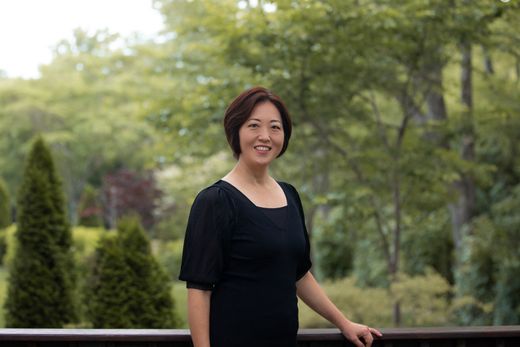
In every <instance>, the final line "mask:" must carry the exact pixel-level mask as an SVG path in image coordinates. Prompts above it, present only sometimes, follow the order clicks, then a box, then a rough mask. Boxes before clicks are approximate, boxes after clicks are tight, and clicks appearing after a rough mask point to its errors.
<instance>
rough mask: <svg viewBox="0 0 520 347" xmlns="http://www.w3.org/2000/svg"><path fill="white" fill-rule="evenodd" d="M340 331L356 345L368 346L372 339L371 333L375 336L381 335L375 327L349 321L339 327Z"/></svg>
mask: <svg viewBox="0 0 520 347" xmlns="http://www.w3.org/2000/svg"><path fill="white" fill-rule="evenodd" d="M341 333H342V334H343V335H344V336H345V337H346V338H347V339H348V340H349V341H350V342H352V343H353V344H354V345H356V347H370V346H372V341H374V337H373V336H372V335H376V336H377V337H381V336H383V334H381V332H380V331H379V330H377V329H374V328H370V327H368V326H366V325H362V324H357V323H354V322H350V321H349V322H347V323H346V324H345V326H344V327H341Z"/></svg>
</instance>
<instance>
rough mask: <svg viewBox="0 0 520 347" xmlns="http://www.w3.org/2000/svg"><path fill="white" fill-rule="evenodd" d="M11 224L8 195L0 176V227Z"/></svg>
mask: <svg viewBox="0 0 520 347" xmlns="http://www.w3.org/2000/svg"><path fill="white" fill-rule="evenodd" d="M10 224H11V213H10V204H9V195H8V194H7V188H6V186H5V183H4V181H3V180H2V179H1V178H0V229H3V228H6V227H8V226H9V225H10Z"/></svg>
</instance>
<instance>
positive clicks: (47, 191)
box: [5, 138, 75, 328]
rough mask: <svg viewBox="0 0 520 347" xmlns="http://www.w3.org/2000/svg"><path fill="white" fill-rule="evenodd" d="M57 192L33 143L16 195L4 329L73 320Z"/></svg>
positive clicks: (42, 151)
mask: <svg viewBox="0 0 520 347" xmlns="http://www.w3.org/2000/svg"><path fill="white" fill-rule="evenodd" d="M71 239H72V237H71V234H70V228H69V226H68V224H67V222H66V217H65V210H64V203H63V193H62V192H61V186H60V180H59V179H58V176H57V174H56V172H55V168H54V163H53V160H52V156H51V153H50V151H49V149H48V148H47V146H46V145H45V143H44V142H43V140H42V139H41V138H38V139H37V140H36V141H35V142H34V144H33V146H32V148H31V152H30V154H29V158H28V160H27V164H26V168H25V171H24V175H23V180H22V185H21V188H20V193H19V194H18V225H17V232H16V240H17V249H16V254H15V258H14V260H13V264H12V267H11V269H10V276H9V288H8V293H7V299H6V302H5V308H6V326H8V327H27V328H29V327H34V328H36V327H39V328H44V327H48V328H51V327H62V326H63V325H64V324H66V323H69V322H71V321H73V319H74V318H75V314H74V307H75V305H74V298H73V281H72V280H73V275H72V271H73V261H72V257H71V251H70V244H71Z"/></svg>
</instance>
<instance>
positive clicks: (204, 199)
mask: <svg viewBox="0 0 520 347" xmlns="http://www.w3.org/2000/svg"><path fill="white" fill-rule="evenodd" d="M195 202H196V203H204V204H211V205H229V204H232V201H231V197H230V194H229V191H228V189H227V187H226V186H225V185H223V184H222V181H221V180H219V181H217V182H215V183H213V184H212V185H210V186H208V187H206V188H204V189H202V190H201V191H200V192H199V193H198V194H197V197H196V198H195Z"/></svg>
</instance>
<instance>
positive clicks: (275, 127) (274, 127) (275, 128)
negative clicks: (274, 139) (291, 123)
mask: <svg viewBox="0 0 520 347" xmlns="http://www.w3.org/2000/svg"><path fill="white" fill-rule="evenodd" d="M272 128H273V129H274V130H281V129H282V128H280V127H279V126H278V125H273V126H272Z"/></svg>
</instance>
